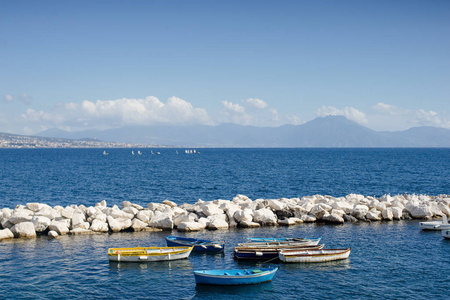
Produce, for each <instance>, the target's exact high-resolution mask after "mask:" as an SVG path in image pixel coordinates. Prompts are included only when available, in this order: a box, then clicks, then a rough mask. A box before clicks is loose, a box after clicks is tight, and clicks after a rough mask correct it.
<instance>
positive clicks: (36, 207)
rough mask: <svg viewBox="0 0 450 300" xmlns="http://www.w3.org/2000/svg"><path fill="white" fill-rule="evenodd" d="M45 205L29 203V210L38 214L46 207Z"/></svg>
mask: <svg viewBox="0 0 450 300" xmlns="http://www.w3.org/2000/svg"><path fill="white" fill-rule="evenodd" d="M44 205H45V204H42V203H37V202H33V203H27V208H28V209H29V210H31V211H34V212H38V211H40V210H41V209H42V208H43V207H44Z"/></svg>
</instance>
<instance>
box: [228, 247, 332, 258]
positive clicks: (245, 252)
mask: <svg viewBox="0 0 450 300" xmlns="http://www.w3.org/2000/svg"><path fill="white" fill-rule="evenodd" d="M323 247H324V245H323V244H322V245H308V246H302V247H297V248H289V250H298V251H307V250H320V249H322V248H323ZM278 251H279V249H278V248H269V249H267V248H266V249H265V248H241V247H236V248H235V249H234V258H235V259H237V260H267V259H278Z"/></svg>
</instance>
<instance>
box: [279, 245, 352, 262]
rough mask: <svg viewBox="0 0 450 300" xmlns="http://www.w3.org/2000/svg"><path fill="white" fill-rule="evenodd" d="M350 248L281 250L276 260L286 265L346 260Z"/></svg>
mask: <svg viewBox="0 0 450 300" xmlns="http://www.w3.org/2000/svg"><path fill="white" fill-rule="evenodd" d="M351 249H352V248H348V249H321V250H307V251H297V250H281V251H280V252H279V253H278V258H279V259H280V261H282V262H286V263H314V262H327V261H334V260H340V259H347V258H348V257H349V255H350V251H351Z"/></svg>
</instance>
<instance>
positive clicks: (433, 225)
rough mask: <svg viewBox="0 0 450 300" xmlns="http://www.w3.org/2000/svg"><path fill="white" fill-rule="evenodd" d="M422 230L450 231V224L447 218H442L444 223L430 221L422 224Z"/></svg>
mask: <svg viewBox="0 0 450 300" xmlns="http://www.w3.org/2000/svg"><path fill="white" fill-rule="evenodd" d="M420 228H421V229H422V230H448V229H450V224H449V223H448V220H447V216H446V215H443V216H442V221H429V222H420Z"/></svg>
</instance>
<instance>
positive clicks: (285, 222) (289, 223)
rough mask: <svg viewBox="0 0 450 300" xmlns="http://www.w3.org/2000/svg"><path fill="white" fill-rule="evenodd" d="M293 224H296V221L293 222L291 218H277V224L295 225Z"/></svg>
mask: <svg viewBox="0 0 450 300" xmlns="http://www.w3.org/2000/svg"><path fill="white" fill-rule="evenodd" d="M295 224H296V222H295V220H292V218H288V219H284V220H278V225H281V226H291V225H295Z"/></svg>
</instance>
